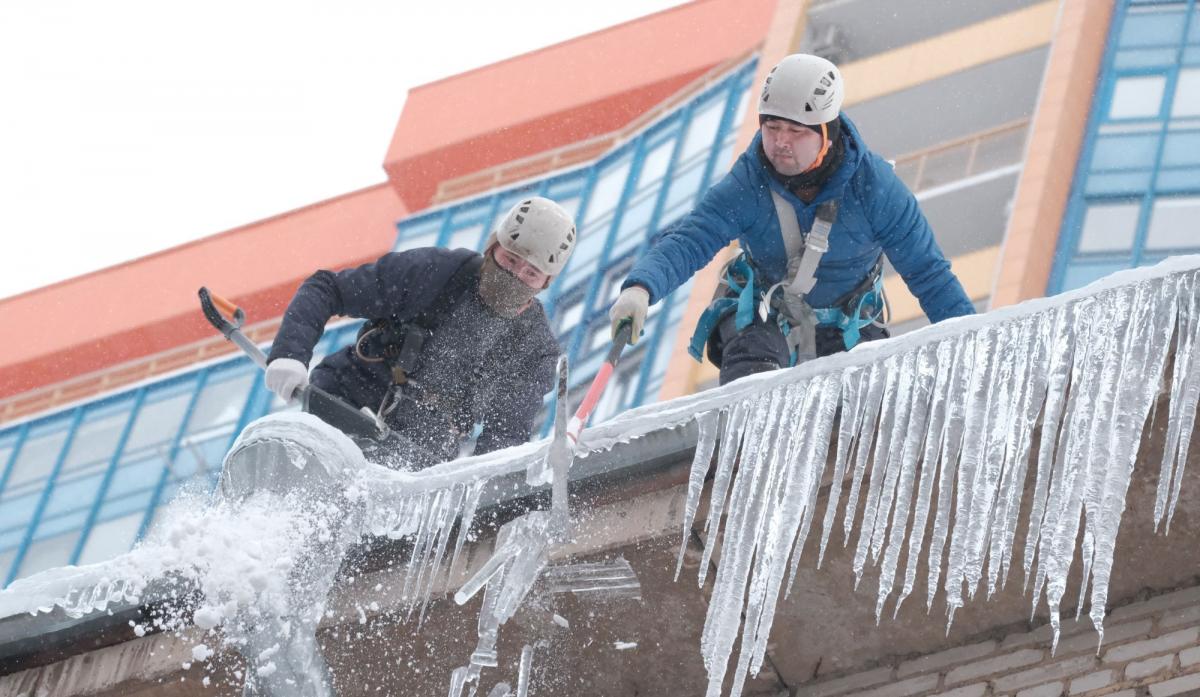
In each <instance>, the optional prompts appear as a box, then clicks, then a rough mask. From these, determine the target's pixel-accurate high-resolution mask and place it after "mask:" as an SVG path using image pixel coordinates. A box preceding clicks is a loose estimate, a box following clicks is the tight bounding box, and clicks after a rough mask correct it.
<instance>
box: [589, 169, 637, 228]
mask: <svg viewBox="0 0 1200 697" xmlns="http://www.w3.org/2000/svg"><path fill="white" fill-rule="evenodd" d="M629 163H630V159H629V158H628V157H626V158H624V159H623V160H621V162H619V163H617V164H615V165H612V166H610V167H609V168H608V169H607V170H605V171H604V172H602V173H601V174H600V176H599V177H598V178H597V179H596V185H595V187H593V188H592V196H591V199H589V200H588V206H587V215H586V217H585V218H584V221H585V224H586V223H592V222H594V221H595V220H597V219H598V218H600V217H601V216H603V215H604V214H606V213H609V212H611V211H612V210H613V209H614V208H616V206H617V203H619V202H620V199H621V192H622V191H624V189H625V180H626V179H628V178H629Z"/></svg>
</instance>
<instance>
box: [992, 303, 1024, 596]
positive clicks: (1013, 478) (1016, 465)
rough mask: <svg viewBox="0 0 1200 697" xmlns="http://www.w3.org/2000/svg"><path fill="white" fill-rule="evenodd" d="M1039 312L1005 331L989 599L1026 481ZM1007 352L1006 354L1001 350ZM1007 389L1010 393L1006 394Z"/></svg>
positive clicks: (995, 426) (999, 577) (998, 577)
mask: <svg viewBox="0 0 1200 697" xmlns="http://www.w3.org/2000/svg"><path fill="white" fill-rule="evenodd" d="M1036 326H1037V316H1033V317H1025V318H1022V319H1020V320H1017V321H1016V322H1014V323H1012V326H1010V327H1009V328H1008V331H1007V332H1006V335H1007V338H1008V340H1009V347H1008V348H1007V349H1006V351H1007V355H1008V356H1010V357H1011V358H1010V359H1008V360H1004V361H1002V363H1001V371H1000V381H1001V388H1002V392H1001V394H1000V397H999V402H998V403H999V404H1000V405H1002V406H1003V409H1004V412H1003V419H997V420H996V421H994V422H993V423H992V433H993V434H994V435H996V436H997V439H996V440H998V442H996V443H995V448H996V449H995V450H994V451H993V452H991V458H993V459H994V460H995V461H996V462H997V469H998V471H999V479H998V480H997V482H996V498H995V502H994V503H993V505H992V511H991V523H990V525H989V526H988V531H987V536H986V539H985V540H984V541H983V542H984V547H985V548H984V550H983V554H984V560H985V563H986V564H987V572H986V573H985V574H983V576H982V577H985V578H986V579H987V597H988V598H989V599H990V598H991V597H992V596H993V595H994V594H995V593H996V589H997V588H998V587H1002V586H1003V585H1004V578H1003V573H1002V568H1003V566H1004V556H1005V548H1006V545H1007V544H1008V542H1009V540H1008V517H1009V510H1010V508H1011V507H1012V502H1013V501H1014V500H1020V491H1018V489H1023V488H1024V485H1025V480H1024V476H1023V475H1024V471H1025V469H1024V467H1023V466H1022V463H1020V462H1018V461H1017V458H1018V457H1019V451H1020V446H1019V442H1020V440H1021V438H1022V430H1023V429H1024V427H1025V426H1024V413H1025V402H1026V400H1027V399H1028V398H1029V392H1030V389H1031V388H1032V385H1031V382H1032V381H1031V380H1030V376H1029V359H1030V355H1031V354H1032V353H1033V350H1034V347H1033V343H1034V331H1035V328H1036ZM1002 355H1004V354H1002ZM1005 392H1007V394H1005Z"/></svg>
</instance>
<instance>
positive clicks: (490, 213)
mask: <svg viewBox="0 0 1200 697" xmlns="http://www.w3.org/2000/svg"><path fill="white" fill-rule="evenodd" d="M753 74H754V63H753V61H750V62H747V63H745V64H743V65H741V66H739V67H737V68H735V69H733V70H732V71H730V73H728V74H727V75H726V76H725V77H724V78H723V79H721V80H720V81H718V82H716V83H714V84H713V85H711V86H709V87H707V88H706V89H705V90H704V91H703V92H702V93H700V94H697V95H696V96H695V97H694V98H693V99H692V100H691V101H690V102H688V103H686V104H684V105H682V106H680V107H679V108H677V109H675V110H674V111H672V112H671V113H669V114H666V115H663V116H662V117H660V118H659V119H657V120H656V121H654V122H653V123H651V124H650V125H648V126H647V127H646V128H644V129H643V130H642V131H641V132H639V133H637V134H636V135H635V136H634V137H633V138H632V139H630V140H629V141H628V142H626V143H624V144H622V145H621V146H620V147H619V148H617V149H615V150H613V151H612V152H610V153H607V154H606V155H604V156H603V157H601V158H600V159H599V160H597V161H595V162H593V163H590V164H589V165H586V166H582V167H576V168H574V169H571V170H569V171H560V172H554V173H552V174H550V175H548V176H546V177H544V178H541V179H539V180H537V181H532V182H525V183H523V184H521V185H519V186H514V187H510V188H507V189H501V190H496V191H492V192H488V193H487V194H484V195H482V196H477V197H474V198H472V199H469V200H466V201H462V202H457V203H455V204H453V205H447V206H444V207H441V208H437V209H433V210H429V211H423V212H421V213H420V214H417V215H413V216H410V217H408V218H405V219H403V220H401V221H399V222H398V223H397V237H396V243H395V245H394V249H395V250H403V249H409V248H413V247H420V246H429V245H434V244H440V245H444V246H451V247H456V246H462V247H468V248H475V249H477V250H478V249H480V248H481V247H482V245H483V244H484V240H485V239H486V237H487V233H488V231H490V230H491V229H492V228H493V227H494V226H495V224H496V222H497V220H498V219H499V217H500V216H502V215H504V213H505V212H507V211H508V209H509V208H510V207H511V206H512V205H513V204H515V203H517V202H518V201H519V200H520V199H521V198H523V197H526V196H529V195H530V194H539V195H543V196H549V197H550V198H553V199H555V200H556V201H558V202H559V203H560V204H562V205H564V206H565V207H566V208H567V209H568V210H569V211H571V212H572V213H573V214H574V215H575V216H576V219H577V220H579V221H581V225H580V228H581V230H585V233H584V235H583V236H581V244H584V245H587V246H586V247H583V248H582V249H581V252H577V253H576V254H575V255H574V256H573V257H572V260H571V263H570V266H569V267H568V269H567V271H566V273H564V274H562V275H560V277H559V278H558V279H556V281H555V283H554V284H552V285H551V287H550V288H549V289H547V290H546V291H545V292H544V293H543V294H542V299H543V301H544V303H545V304H546V307H547V309H548V311H550V312H551V315H552V319H554V320H555V321H556V322H557V324H556V325H555V329H556V332H557V333H558V335H559V338H560V341H561V342H562V343H563V344H564V346H567V347H568V349H569V355H570V356H571V360H572V365H573V366H574V367H575V370H574V371H573V373H572V387H573V389H576V390H578V389H581V388H582V387H583V386H584V384H585V383H587V382H590V381H591V378H592V376H593V375H594V374H595V371H596V369H597V368H598V367H599V364H600V362H601V360H602V358H603V354H604V353H605V349H606V344H607V332H608V322H607V316H606V313H607V310H608V305H609V303H610V302H611V299H612V297H613V293H614V292H615V290H616V288H617V285H618V284H619V281H620V280H621V279H622V278H623V277H624V274H625V272H626V271H627V269H628V267H629V265H630V264H631V263H632V260H633V259H634V258H635V257H636V255H637V254H639V253H640V252H641V251H642V250H644V249H645V246H646V244H647V243H648V241H649V240H650V239H651V238H652V237H653V236H654V234H655V233H657V232H658V231H659V230H660V229H661V228H662V227H663V224H664V223H665V222H669V221H670V220H673V219H674V218H675V217H678V216H679V215H681V214H682V213H683V212H685V211H686V210H687V209H690V208H691V206H692V205H694V204H695V202H696V200H697V198H698V196H699V195H700V194H702V193H703V192H704V190H705V189H707V187H708V185H710V184H711V183H712V179H713V176H714V175H713V173H714V172H715V171H716V170H717V169H718V167H722V166H724V165H727V164H728V160H729V158H730V155H731V152H730V148H731V147H732V143H733V140H734V138H735V135H736V130H737V125H738V122H739V121H740V115H741V108H740V105H741V103H742V102H745V101H746V100H745V99H744V97H745V95H746V91H747V90H748V89H749V85H750V82H751V80H752V79H753ZM1175 212H1178V211H1175ZM1156 239H1158V238H1156ZM1163 239H1166V238H1163ZM689 289H690V284H689V285H688V286H684V287H683V288H680V289H679V290H678V291H676V292H675V293H674V294H672V295H671V296H669V297H668V298H665V299H664V300H663V301H662V302H660V303H658V304H656V305H655V306H654V307H653V308H651V314H650V318H649V320H648V324H647V332H646V336H645V337H643V339H642V341H641V342H639V345H638V347H637V348H636V349H635V350H632V351H630V352H629V354H628V355H627V356H626V358H625V359H624V360H623V362H622V371H621V372H620V375H618V376H617V377H616V383H614V384H615V385H616V387H615V388H614V389H613V390H611V394H609V396H608V397H607V400H606V402H605V404H604V406H603V409H601V410H600V411H601V412H603V413H602V416H607V415H610V414H613V413H616V412H617V411H620V410H623V409H627V408H629V407H631V406H635V405H637V404H640V403H643V402H644V401H647V400H649V399H653V397H654V395H655V394H656V393H657V390H658V387H659V386H660V385H661V383H662V377H663V375H664V374H665V371H666V362H665V361H666V357H669V356H670V353H671V349H672V346H671V343H672V342H673V339H674V334H675V332H674V331H673V329H674V327H675V326H677V325H678V323H679V321H680V319H681V317H682V313H683V310H684V308H685V306H686V299H687V294H688V291H689ZM358 326H359V323H347V324H344V325H341V326H339V327H335V328H333V329H330V330H328V331H327V332H326V333H325V335H324V336H323V337H322V338H321V340H320V342H318V344H317V346H316V348H315V350H314V361H316V360H319V359H320V357H322V356H324V355H326V354H328V353H330V352H331V351H334V350H337V349H339V348H341V347H342V346H345V345H347V344H348V343H349V342H350V341H351V340H352V339H353V337H354V335H355V333H356V332H357V330H358ZM294 408H295V407H294V406H293V407H289V406H286V405H284V404H282V403H281V402H280V401H279V400H277V399H275V398H274V397H273V395H272V394H271V393H270V392H269V391H267V390H266V389H265V387H264V386H263V384H262V378H261V374H260V371H259V370H258V369H257V368H256V367H255V366H254V365H253V364H252V363H251V362H250V360H249V359H248V358H245V357H244V356H240V355H238V356H232V357H229V358H226V359H223V360H219V361H216V362H213V363H209V364H204V365H199V366H196V367H194V368H192V369H189V370H186V371H183V372H180V373H177V374H173V375H171V376H167V377H163V378H161V379H160V380H157V381H152V382H149V383H145V384H142V385H139V386H137V387H133V388H129V389H126V390H122V391H120V392H117V393H114V394H109V395H104V396H102V397H98V398H96V399H93V400H90V401H88V402H85V403H82V404H78V405H75V406H72V407H70V408H67V409H63V410H60V411H57V412H53V413H49V414H44V415H40V416H37V417H34V418H32V419H29V420H27V421H25V422H21V423H15V424H8V425H6V426H5V427H3V428H0V581H3V582H4V583H5V584H7V583H11V582H12V581H13V580H14V579H16V578H18V577H21V576H24V575H27V574H30V573H34V572H36V571H39V570H41V569H44V568H48V567H51V566H59V565H63V564H68V563H94V562H98V561H102V560H104V559H108V558H111V557H112V556H114V555H116V554H119V553H121V552H124V551H127V550H128V549H129V548H130V546H132V545H133V544H134V543H135V541H136V540H137V539H139V538H140V537H142V536H143V535H145V533H146V531H147V529H148V528H149V526H150V525H151V524H152V522H153V521H154V519H155V516H156V515H157V513H158V511H159V510H160V509H161V508H162V506H163V505H164V504H166V503H167V502H169V501H170V500H171V499H172V498H173V497H174V496H176V495H177V494H178V493H179V492H180V491H183V490H186V489H189V488H194V489H197V490H199V491H207V490H208V489H209V488H211V487H212V486H213V484H215V482H216V479H217V475H218V472H219V468H220V464H221V460H222V458H223V456H224V454H225V452H226V451H227V450H228V449H229V446H230V445H232V442H233V439H234V438H236V437H237V434H238V433H240V432H241V430H242V428H243V427H244V426H245V425H246V423H248V422H249V421H250V420H252V419H254V418H257V417H259V416H262V415H263V414H266V413H268V412H271V411H279V410H285V409H294Z"/></svg>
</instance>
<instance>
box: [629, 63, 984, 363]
mask: <svg viewBox="0 0 1200 697" xmlns="http://www.w3.org/2000/svg"><path fill="white" fill-rule="evenodd" d="M844 94H845V87H844V85H843V82H842V77H841V74H840V73H839V72H838V69H837V67H836V66H835V65H834V64H833V63H830V62H829V61H827V60H825V59H824V58H820V57H818V56H813V55H806V54H794V55H790V56H788V57H786V58H784V59H783V61H781V62H780V63H779V64H778V65H777V66H775V68H774V69H772V71H771V73H770V74H769V75H768V76H767V79H766V83H765V84H764V86H763V90H762V93H761V95H760V97H759V102H758V115H759V124H760V128H759V133H758V134H757V135H756V136H755V137H754V140H753V142H751V143H750V147H749V148H747V149H746V152H744V153H743V154H742V155H741V156H740V157H739V158H738V160H737V161H736V162H735V163H734V165H733V168H732V170H731V171H730V172H729V174H727V175H726V176H725V177H724V178H723V179H722V180H721V181H719V182H717V184H716V185H714V186H713V187H712V188H711V189H709V191H708V192H706V193H705V195H704V197H703V198H702V199H701V201H700V203H699V205H697V207H696V208H695V210H693V211H692V212H691V213H689V214H688V215H686V216H684V217H683V218H682V219H680V221H679V222H678V223H676V224H675V225H673V226H671V227H670V228H669V229H668V230H666V232H665V233H664V235H663V236H662V238H661V239H660V240H659V241H658V242H657V243H656V244H655V245H654V246H653V247H652V248H651V249H650V250H649V252H648V253H647V254H646V255H645V256H643V257H642V258H641V259H639V260H638V262H637V263H636V264H635V265H634V267H633V268H632V269H631V270H630V272H629V275H628V277H627V278H626V280H625V282H624V284H623V290H622V292H621V295H620V296H619V297H618V298H617V300H616V302H615V303H614V304H613V306H612V308H611V310H610V312H609V315H610V317H611V319H612V320H613V327H614V334H615V331H616V327H617V326H619V325H620V324H621V323H623V322H626V321H631V322H632V323H633V325H634V332H633V335H632V338H631V340H632V341H636V339H637V336H638V334H639V333H640V330H641V325H642V323H643V322H644V320H645V317H646V312H647V307H648V306H649V304H650V303H654V302H658V301H659V300H661V299H662V298H663V296H665V295H666V294H668V293H670V292H671V291H672V290H674V289H675V288H677V287H679V286H680V285H682V284H683V283H684V282H686V281H687V280H688V279H689V278H691V276H692V274H694V273H695V272H696V271H698V270H699V269H700V268H702V267H703V266H704V265H705V264H707V263H708V262H709V261H711V260H712V259H713V257H714V256H716V254H717V252H718V251H720V250H721V249H722V248H724V247H725V246H726V245H728V244H729V243H730V242H732V241H734V240H737V241H738V242H739V243H740V245H741V250H742V256H741V257H739V258H738V259H737V260H736V261H735V262H734V263H733V264H731V266H730V267H728V268H727V279H726V283H727V285H726V286H725V287H724V288H722V289H721V291H720V297H718V298H717V299H716V300H715V301H714V303H713V305H712V306H711V307H710V310H709V311H708V312H706V313H705V315H704V316H703V317H702V318H701V321H700V325H699V326H698V327H697V332H696V335H695V337H694V338H693V342H692V346H691V352H692V355H693V356H695V357H696V358H697V359H699V358H700V357H701V355H702V351H703V348H704V346H705V344H707V346H708V354H709V358H710V359H711V360H713V362H714V363H716V364H717V365H718V366H720V368H721V382H722V384H724V383H726V382H729V381H730V380H733V379H736V378H739V377H742V376H744V375H749V374H751V373H756V372H760V371H763V370H772V369H776V368H780V367H786V366H788V365H793V364H795V363H796V362H797V361H798V360H803V359H805V358H811V357H813V356H823V355H827V354H830V353H834V352H837V351H844V350H846V349H849V348H851V347H853V346H854V345H855V344H856V343H858V342H859V341H862V340H870V339H876V338H881V337H884V336H887V333H886V328H885V326H884V321H885V320H884V318H883V317H882V316H881V315H882V311H883V308H884V302H883V298H882V293H883V290H882V282H881V280H880V275H881V269H882V256H883V255H884V254H886V255H887V258H888V259H889V260H890V261H891V263H892V265H893V266H894V267H895V269H896V271H898V272H899V273H900V276H901V277H902V278H903V279H904V281H905V283H906V284H907V285H908V288H909V290H911V291H912V292H913V295H915V296H916V297H917V299H918V300H919V301H920V303H921V307H922V309H924V310H925V313H926V314H927V315H928V316H929V319H930V320H931V321H933V322H939V321H941V320H944V319H947V318H950V317H957V316H959V315H967V314H972V313H973V312H974V307H973V306H972V304H971V301H970V300H969V299H968V298H967V296H966V293H964V292H963V289H962V285H961V284H960V283H959V282H958V279H957V278H955V276H954V274H953V273H952V272H951V271H950V263H949V262H948V261H947V260H946V258H945V256H943V254H942V251H941V249H939V248H938V245H937V242H936V241H935V240H934V238H933V232H932V231H931V230H930V228H929V223H928V222H926V220H925V216H924V215H922V213H921V209H920V208H919V207H918V205H917V201H916V199H915V198H914V196H913V194H912V192H910V191H909V190H908V188H907V187H906V186H905V185H904V183H903V182H901V181H900V179H899V178H898V177H897V176H896V174H895V173H894V172H893V171H892V167H891V165H889V164H888V163H887V162H886V161H885V160H884V159H883V158H881V157H879V156H878V155H876V154H875V153H873V152H871V151H870V150H869V149H868V148H867V146H866V144H865V143H864V142H863V139H862V136H861V135H859V133H858V130H857V129H856V128H855V127H854V124H853V123H852V122H851V121H850V119H849V118H847V117H846V115H845V114H842V113H841V105H842V100H843V97H844Z"/></svg>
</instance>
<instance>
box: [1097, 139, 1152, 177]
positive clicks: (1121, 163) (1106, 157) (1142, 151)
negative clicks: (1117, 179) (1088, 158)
mask: <svg viewBox="0 0 1200 697" xmlns="http://www.w3.org/2000/svg"><path fill="white" fill-rule="evenodd" d="M1158 141H1159V136H1158V134H1157V133H1141V134H1137V135H1116V136H1101V137H1100V138H1099V139H1097V141H1096V151H1095V153H1094V154H1093V155H1092V171H1096V170H1103V169H1147V168H1150V167H1153V166H1154V157H1155V155H1157V154H1158Z"/></svg>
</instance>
